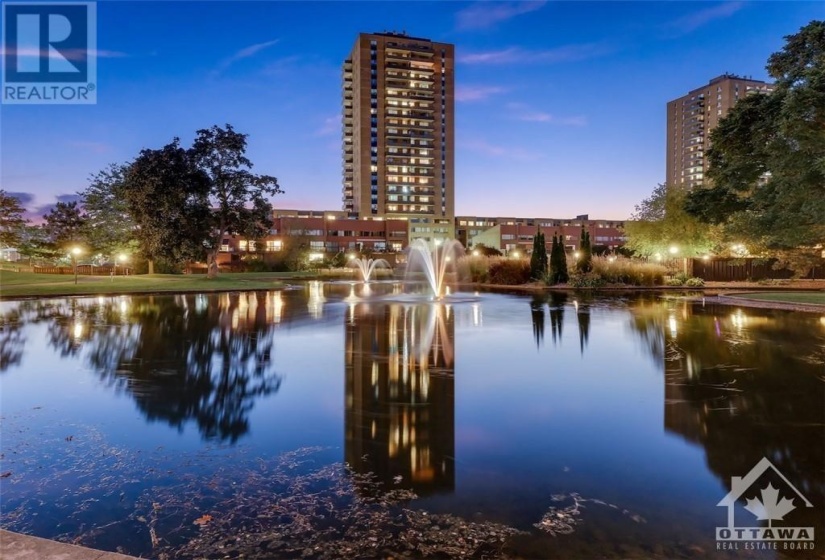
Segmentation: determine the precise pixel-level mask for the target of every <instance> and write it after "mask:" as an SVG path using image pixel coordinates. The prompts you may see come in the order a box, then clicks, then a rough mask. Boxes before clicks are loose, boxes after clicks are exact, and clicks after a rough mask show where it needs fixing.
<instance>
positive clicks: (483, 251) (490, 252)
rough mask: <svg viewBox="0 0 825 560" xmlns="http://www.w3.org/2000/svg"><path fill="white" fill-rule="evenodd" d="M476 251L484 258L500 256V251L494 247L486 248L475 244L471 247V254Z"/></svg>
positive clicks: (480, 244)
mask: <svg viewBox="0 0 825 560" xmlns="http://www.w3.org/2000/svg"><path fill="white" fill-rule="evenodd" d="M476 251H478V253H479V255H482V256H485V257H500V256H501V255H502V253H501V251H499V250H498V249H496V248H495V247H487V246H486V245H485V244H484V243H476V244H475V245H473V252H474V253H475V252H476Z"/></svg>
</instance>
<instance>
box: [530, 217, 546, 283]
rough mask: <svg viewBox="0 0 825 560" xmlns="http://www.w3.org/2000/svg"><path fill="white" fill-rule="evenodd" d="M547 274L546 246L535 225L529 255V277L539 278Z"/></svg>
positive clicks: (542, 235)
mask: <svg viewBox="0 0 825 560" xmlns="http://www.w3.org/2000/svg"><path fill="white" fill-rule="evenodd" d="M545 274H547V248H546V247H545V244H544V234H543V233H541V231H539V228H538V227H536V235H534V236H533V253H532V254H531V255H530V278H532V279H533V280H541V279H543V278H544V275H545Z"/></svg>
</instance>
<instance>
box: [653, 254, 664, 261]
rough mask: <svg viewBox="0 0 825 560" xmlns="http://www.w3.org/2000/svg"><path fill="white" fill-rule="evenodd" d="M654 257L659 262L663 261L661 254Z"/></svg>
mask: <svg viewBox="0 0 825 560" xmlns="http://www.w3.org/2000/svg"><path fill="white" fill-rule="evenodd" d="M653 257H654V258H655V259H656V260H657V261H660V260H662V255H660V254H659V253H656V254H655V255H653Z"/></svg>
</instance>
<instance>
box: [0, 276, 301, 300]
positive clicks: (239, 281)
mask: <svg viewBox="0 0 825 560" xmlns="http://www.w3.org/2000/svg"><path fill="white" fill-rule="evenodd" d="M309 276H310V275H309V274H307V273H295V272H250V273H222V274H221V275H220V276H219V277H218V278H215V279H213V280H209V279H207V278H206V276H205V275H200V274H191V275H190V274H186V275H177V274H151V275H149V274H144V275H139V276H118V277H116V278H115V279H114V281H112V279H111V278H110V277H108V276H78V281H77V285H75V283H74V276H71V275H59V274H34V273H32V272H11V271H8V270H0V297H2V298H10V297H26V296H54V295H67V294H68V295H75V294H77V295H81V294H82V295H87V294H94V295H97V294H120V293H125V292H130V293H136V292H145V293H156V292H209V291H224V290H271V289H277V288H281V287H283V282H282V281H283V280H290V279H301V278H307V277H309Z"/></svg>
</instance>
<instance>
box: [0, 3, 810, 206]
mask: <svg viewBox="0 0 825 560" xmlns="http://www.w3.org/2000/svg"><path fill="white" fill-rule="evenodd" d="M97 12H98V15H97V19H98V23H97V29H98V45H97V48H98V79H97V100H98V101H97V104H96V105H76V106H69V105H40V106H38V105H3V106H0V188H2V189H4V190H6V191H9V192H13V193H19V194H18V196H19V198H20V199H21V200H22V201H23V202H24V204H25V205H26V206H27V208H28V209H29V211H30V216H32V217H38V216H41V215H42V214H43V213H44V212H45V211H47V210H48V209H49V208H50V207H51V205H53V204H54V202H55V201H57V200H64V201H66V200H72V199H73V197H75V196H76V194H75V193H77V192H78V191H81V190H83V189H84V188H85V187H86V185H87V184H88V177H89V176H90V175H91V174H92V173H94V172H96V171H98V170H100V169H102V168H104V167H106V166H107V165H108V164H110V163H117V162H126V161H129V160H131V159H133V158H134V157H135V156H136V155H137V154H138V152H139V151H140V150H141V149H144V148H159V147H161V146H163V145H164V144H166V143H168V142H169V141H171V140H172V139H173V138H174V137H179V138H180V139H181V141H182V142H183V143H184V144H185V145H189V144H190V143H191V141H192V139H193V138H194V136H195V131H196V130H198V129H201V128H208V127H210V126H212V125H214V124H218V125H223V124H226V123H231V124H232V125H233V126H234V127H235V129H236V130H238V131H240V132H243V133H246V134H248V135H249V138H248V156H249V157H250V159H251V160H252V161H253V163H254V165H255V168H254V170H255V171H256V172H258V173H265V174H269V175H274V176H276V177H277V178H278V180H279V183H280V185H281V188H282V189H283V190H284V191H285V193H284V194H282V195H278V196H276V197H275V198H274V199H273V204H274V205H275V206H276V207H277V208H296V209H316V210H339V209H341V125H340V118H341V63H342V62H343V60H344V59H345V58H346V57H347V55H348V53H349V51H350V49H351V48H352V45H353V43H354V41H355V38H356V36H357V34H358V33H359V32H382V31H393V30H395V31H402V30H403V31H406V32H407V33H408V34H410V35H412V36H416V37H426V38H429V39H432V40H435V41H441V42H449V43H453V44H455V45H456V58H457V61H456V77H455V82H456V107H455V110H456V125H455V135H456V158H455V160H456V171H455V184H456V205H455V207H456V214H457V215H478V216H518V217H552V218H569V217H573V216H575V215H578V214H589V215H590V217H591V218H600V219H617V220H621V219H626V218H628V217H629V215H630V214H631V213H632V211H633V208H634V206H635V205H636V204H638V203H639V202H640V201H641V200H642V199H643V198H645V197H646V196H648V195H649V194H650V193H651V192H652V190H653V188H654V187H655V186H656V184H657V183H660V182H663V181H664V176H665V108H666V103H667V102H668V101H669V100H671V99H674V98H676V97H679V96H681V95H684V94H685V93H687V92H688V91H689V90H691V89H693V88H696V87H699V86H701V85H703V84H706V83H707V82H708V80H709V79H711V78H713V77H716V76H718V75H720V74H722V73H725V72H732V73H735V74H739V75H745V76H752V77H754V78H756V79H767V78H768V76H767V74H766V72H765V62H766V60H767V58H768V56H770V54H771V53H773V52H775V51H777V50H779V49H781V48H782V46H783V44H784V40H783V37H784V36H786V35H789V34H792V33H795V32H796V31H798V30H799V28H800V27H802V26H804V25H805V24H807V23H808V22H809V21H811V20H813V19H823V17H825V4H824V3H822V2H763V1H756V2H705V1H692V2H653V1H639V2H617V1H611V2H590V1H580V2H544V1H526V2H492V1H483V2H431V1H418V2H398V1H396V2H389V1H386V2H377V1H375V2H347V1H338V2H312V1H304V2H264V1H236V2H195V1H175V2H172V1H169V2H148V1H140V2H128V1H101V2H99V3H98V9H97Z"/></svg>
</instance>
